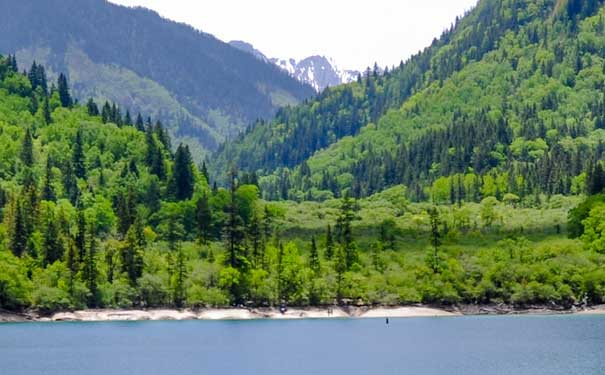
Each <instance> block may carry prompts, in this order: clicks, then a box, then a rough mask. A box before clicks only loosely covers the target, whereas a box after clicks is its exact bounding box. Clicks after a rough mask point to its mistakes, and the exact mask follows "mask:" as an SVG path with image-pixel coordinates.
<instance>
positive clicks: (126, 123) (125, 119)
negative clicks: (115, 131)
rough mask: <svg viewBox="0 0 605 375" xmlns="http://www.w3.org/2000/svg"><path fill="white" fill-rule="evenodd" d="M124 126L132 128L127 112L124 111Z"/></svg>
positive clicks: (130, 118) (128, 112)
mask: <svg viewBox="0 0 605 375" xmlns="http://www.w3.org/2000/svg"><path fill="white" fill-rule="evenodd" d="M124 125H128V126H132V117H130V111H129V110H126V115H125V116H124Z"/></svg>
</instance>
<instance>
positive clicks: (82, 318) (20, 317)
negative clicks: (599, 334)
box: [0, 306, 605, 323]
mask: <svg viewBox="0 0 605 375" xmlns="http://www.w3.org/2000/svg"><path fill="white" fill-rule="evenodd" d="M535 311H536V312H537V313H545V314H548V313H552V314H561V313H570V314H579V315H605V306H595V307H592V308H587V309H584V310H581V311H573V310H563V311H548V310H535ZM533 312H534V310H523V311H518V312H514V311H511V312H510V313H511V314H514V313H521V314H531V313H533ZM497 314H506V312H501V313H495V314H493V315H497ZM463 315H477V314H475V313H472V312H471V313H469V312H468V311H467V312H466V313H462V312H459V311H447V310H444V309H439V308H433V307H426V306H402V307H375V308H368V307H344V308H343V307H332V308H289V309H288V310H287V311H286V312H285V313H283V314H282V313H281V312H280V311H279V310H278V309H276V308H256V309H244V308H239V309H238V308H233V309H229V308H225V309H200V310H191V309H184V310H173V309H150V310H136V309H133V310H113V309H91V310H81V311H73V312H59V313H55V314H52V315H50V316H42V315H40V314H37V313H34V312H29V313H23V314H16V313H11V312H2V311H0V323H16V322H28V321H29V322H69V321H71V322H104V321H146V320H152V321H160V320H253V319H286V320H287V319H290V320H292V319H344V318H355V319H365V318H414V317H455V316H463Z"/></svg>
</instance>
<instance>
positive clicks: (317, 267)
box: [309, 237, 321, 275]
mask: <svg viewBox="0 0 605 375" xmlns="http://www.w3.org/2000/svg"><path fill="white" fill-rule="evenodd" d="M309 268H310V269H311V271H313V272H314V273H315V275H319V273H320V272H321V263H320V260H319V251H318V250H317V244H316V243H315V237H311V252H310V253H309Z"/></svg>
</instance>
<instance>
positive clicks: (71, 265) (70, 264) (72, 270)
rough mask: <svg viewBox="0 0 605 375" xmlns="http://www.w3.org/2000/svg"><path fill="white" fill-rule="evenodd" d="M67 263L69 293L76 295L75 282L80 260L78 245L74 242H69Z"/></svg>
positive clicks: (66, 256) (66, 255)
mask: <svg viewBox="0 0 605 375" xmlns="http://www.w3.org/2000/svg"><path fill="white" fill-rule="evenodd" d="M65 263H66V264H65V265H66V266H67V269H68V270H69V285H68V288H69V295H70V296H72V297H73V296H74V284H75V282H76V277H77V274H78V269H79V260H78V254H77V250H76V247H75V246H74V244H73V243H70V244H68V247H67V253H66V254H65Z"/></svg>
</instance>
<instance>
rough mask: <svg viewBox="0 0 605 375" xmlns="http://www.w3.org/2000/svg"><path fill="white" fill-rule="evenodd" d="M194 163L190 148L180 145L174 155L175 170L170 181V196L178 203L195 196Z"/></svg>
mask: <svg viewBox="0 0 605 375" xmlns="http://www.w3.org/2000/svg"><path fill="white" fill-rule="evenodd" d="M194 183H195V180H194V176H193V161H192V159H191V153H190V152H189V146H186V145H183V144H180V145H179V147H178V148H177V150H176V153H175V155H174V169H173V170H172V177H171V179H170V187H169V189H170V194H171V195H172V196H173V197H174V199H176V200H177V201H182V200H186V199H190V198H191V196H192V195H193V185H194Z"/></svg>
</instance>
